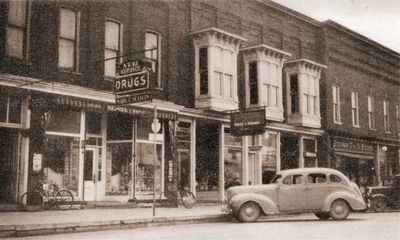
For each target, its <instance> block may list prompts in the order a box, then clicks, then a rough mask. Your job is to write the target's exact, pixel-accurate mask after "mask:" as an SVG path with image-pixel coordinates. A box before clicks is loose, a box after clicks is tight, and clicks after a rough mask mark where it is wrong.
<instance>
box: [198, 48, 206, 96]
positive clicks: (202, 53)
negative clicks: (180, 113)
mask: <svg viewBox="0 0 400 240" xmlns="http://www.w3.org/2000/svg"><path fill="white" fill-rule="evenodd" d="M199 74H200V95H207V94H208V49H207V48H200V50H199Z"/></svg>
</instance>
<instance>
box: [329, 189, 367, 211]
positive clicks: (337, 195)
mask: <svg viewBox="0 0 400 240" xmlns="http://www.w3.org/2000/svg"><path fill="white" fill-rule="evenodd" d="M336 199H343V200H345V201H346V202H347V203H348V204H349V205H350V208H351V209H353V210H357V211H358V210H365V209H367V206H366V204H365V202H364V199H363V198H362V197H361V196H360V197H356V196H354V193H350V192H345V191H340V192H334V193H331V194H330V195H328V196H327V197H326V198H325V201H324V204H323V207H322V211H324V212H328V211H330V209H331V205H332V203H333V202H334V201H335V200H336Z"/></svg>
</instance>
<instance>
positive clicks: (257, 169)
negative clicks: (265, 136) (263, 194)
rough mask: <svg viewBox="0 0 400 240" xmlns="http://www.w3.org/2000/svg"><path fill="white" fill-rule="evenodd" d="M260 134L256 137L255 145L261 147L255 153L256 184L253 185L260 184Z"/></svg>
mask: <svg viewBox="0 0 400 240" xmlns="http://www.w3.org/2000/svg"><path fill="white" fill-rule="evenodd" d="M261 136H262V135H261V134H260V135H257V136H256V145H257V146H261V149H260V150H259V151H257V153H256V162H255V164H256V166H257V167H256V173H255V174H256V177H255V180H256V182H255V183H254V184H262V140H261Z"/></svg>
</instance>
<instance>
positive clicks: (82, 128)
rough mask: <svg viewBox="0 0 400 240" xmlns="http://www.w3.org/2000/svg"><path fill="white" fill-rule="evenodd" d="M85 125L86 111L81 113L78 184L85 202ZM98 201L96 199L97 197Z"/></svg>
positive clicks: (80, 194)
mask: <svg viewBox="0 0 400 240" xmlns="http://www.w3.org/2000/svg"><path fill="white" fill-rule="evenodd" d="M85 123H86V114H85V112H84V111H81V122H80V124H81V126H80V134H79V135H80V136H79V138H80V146H79V183H78V196H80V197H81V199H83V200H85V199H84V197H83V194H84V193H83V187H84V184H83V173H84V171H83V170H84V169H83V168H84V165H83V164H84V157H85V137H86V136H85ZM95 200H96V197H95Z"/></svg>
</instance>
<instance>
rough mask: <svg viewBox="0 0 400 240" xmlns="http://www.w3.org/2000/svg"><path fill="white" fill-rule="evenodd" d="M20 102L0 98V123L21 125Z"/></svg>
mask: <svg viewBox="0 0 400 240" xmlns="http://www.w3.org/2000/svg"><path fill="white" fill-rule="evenodd" d="M21 113H22V101H21V99H18V98H15V97H11V96H0V123H6V124H21V119H22V118H21Z"/></svg>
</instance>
